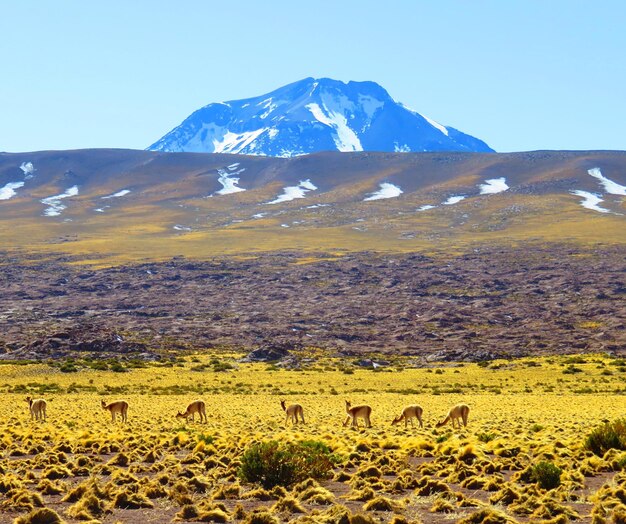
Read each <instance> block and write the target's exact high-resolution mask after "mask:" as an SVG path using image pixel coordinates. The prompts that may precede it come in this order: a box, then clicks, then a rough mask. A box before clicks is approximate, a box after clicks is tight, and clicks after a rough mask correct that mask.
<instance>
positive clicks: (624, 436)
mask: <svg viewBox="0 0 626 524" xmlns="http://www.w3.org/2000/svg"><path fill="white" fill-rule="evenodd" d="M585 448H587V449H588V450H590V451H592V452H593V453H594V454H595V455H598V456H599V457H602V456H603V455H604V454H605V453H606V452H607V451H608V450H609V449H619V450H626V419H623V418H622V419H618V420H614V421H613V422H607V423H606V424H604V425H603V426H600V427H598V428H596V429H594V430H593V431H592V432H591V433H590V434H589V435H588V436H587V440H586V441H585Z"/></svg>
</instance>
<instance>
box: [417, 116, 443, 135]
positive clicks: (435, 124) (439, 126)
mask: <svg viewBox="0 0 626 524" xmlns="http://www.w3.org/2000/svg"><path fill="white" fill-rule="evenodd" d="M418 114H419V113H418ZM421 116H422V118H423V119H424V120H426V122H428V123H429V124H430V125H431V126H433V127H435V128H437V129H439V131H441V132H442V133H443V134H444V135H446V136H449V135H448V130H447V129H446V128H445V127H444V126H442V125H441V124H440V123H439V122H435V121H434V120H433V119H432V118H428V117H427V116H425V115H421Z"/></svg>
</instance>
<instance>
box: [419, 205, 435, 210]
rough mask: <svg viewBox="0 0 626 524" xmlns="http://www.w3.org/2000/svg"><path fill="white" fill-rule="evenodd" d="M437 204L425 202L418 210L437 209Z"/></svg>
mask: <svg viewBox="0 0 626 524" xmlns="http://www.w3.org/2000/svg"><path fill="white" fill-rule="evenodd" d="M436 207H437V206H433V205H432V204H424V205H423V206H420V207H418V208H417V210H418V211H428V210H429V209H435V208H436Z"/></svg>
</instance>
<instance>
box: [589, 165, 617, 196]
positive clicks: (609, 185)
mask: <svg viewBox="0 0 626 524" xmlns="http://www.w3.org/2000/svg"><path fill="white" fill-rule="evenodd" d="M587 173H589V174H590V175H591V176H592V177H593V178H595V179H597V180H599V181H600V184H602V186H603V187H604V190H605V191H606V192H607V193H609V194H611V195H623V196H626V186H622V185H620V184H618V183H617V182H614V181H613V180H610V179H608V178H606V177H605V176H603V175H602V171H600V168H599V167H594V168H593V169H590V170H589V171H587Z"/></svg>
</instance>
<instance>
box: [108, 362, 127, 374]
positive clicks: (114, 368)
mask: <svg viewBox="0 0 626 524" xmlns="http://www.w3.org/2000/svg"><path fill="white" fill-rule="evenodd" d="M111 371H115V373H126V372H127V371H128V370H127V369H126V368H125V367H124V366H123V365H122V364H121V363H120V362H113V363H112V364H111Z"/></svg>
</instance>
